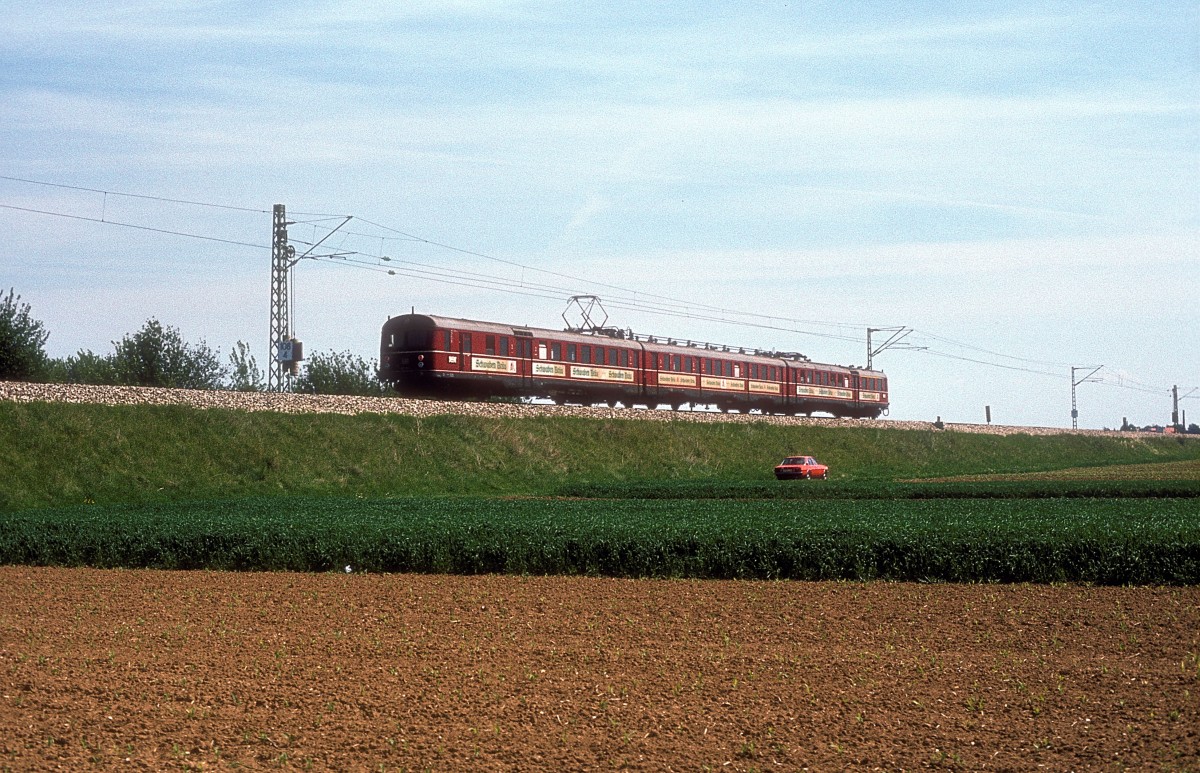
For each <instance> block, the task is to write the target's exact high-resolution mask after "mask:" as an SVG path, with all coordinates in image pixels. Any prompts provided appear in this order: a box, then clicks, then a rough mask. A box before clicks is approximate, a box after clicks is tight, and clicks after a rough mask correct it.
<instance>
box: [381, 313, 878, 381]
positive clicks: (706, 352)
mask: <svg viewBox="0 0 1200 773" xmlns="http://www.w3.org/2000/svg"><path fill="white" fill-rule="evenodd" d="M417 320H420V321H422V322H423V323H424V326H426V327H430V328H453V329H455V330H470V331H471V332H474V333H491V334H494V335H507V336H514V337H517V338H520V337H534V338H550V339H553V340H555V341H565V342H572V343H580V344H590V345H592V346H622V345H625V346H640V347H642V348H645V349H646V351H651V352H656V353H659V352H661V353H664V354H682V355H687V356H692V357H716V358H721V359H736V360H738V361H745V362H760V363H770V364H778V363H779V362H780V361H781V360H782V361H784V362H786V363H788V364H789V365H790V366H791V367H796V368H799V367H820V368H822V369H825V370H829V371H834V372H845V373H850V372H852V371H853V372H855V373H868V374H874V375H878V376H883V375H884V373H883V371H880V370H870V369H867V368H857V367H847V366H845V365H834V364H832V363H823V362H812V361H810V360H809V359H808V358H806V357H803V356H802V355H799V354H795V353H790V352H769V351H763V350H761V349H757V350H756V349H753V348H750V349H747V348H745V347H735V346H718V345H716V344H711V343H705V342H702V341H689V340H686V339H679V338H668V337H663V336H646V335H634V334H633V332H632V331H625V330H620V329H616V328H604V329H602V330H601V331H598V332H594V333H584V332H576V331H571V330H551V329H549V328H540V327H531V326H528V325H506V324H503V323H499V322H482V321H480V320H475V319H462V318H458V317H443V316H439V315H436V314H403V315H401V316H398V317H390V318H389V319H388V321H387V323H386V324H385V326H384V327H385V328H387V327H391V326H396V325H404V324H406V323H410V322H415V321H417Z"/></svg>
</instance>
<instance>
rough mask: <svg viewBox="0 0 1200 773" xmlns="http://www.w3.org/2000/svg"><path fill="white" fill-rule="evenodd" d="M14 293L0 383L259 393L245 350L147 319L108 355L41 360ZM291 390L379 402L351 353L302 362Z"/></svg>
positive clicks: (371, 377)
mask: <svg viewBox="0 0 1200 773" xmlns="http://www.w3.org/2000/svg"><path fill="white" fill-rule="evenodd" d="M31 312H32V307H31V306H30V304H28V303H23V302H22V301H21V296H19V295H17V294H16V290H15V288H10V289H9V291H8V294H7V295H4V294H2V293H0V381H32V382H39V383H50V384H97V385H111V386H153V387H174V388H179V389H231V390H236V391H242V392H261V391H263V390H265V389H266V386H267V385H266V373H265V372H264V371H263V370H262V369H261V368H259V366H258V363H257V361H256V360H255V358H254V356H253V355H252V354H250V345H249V344H247V343H245V342H244V341H238V342H237V344H236V345H235V346H234V348H233V351H231V352H230V353H229V356H228V358H226V359H224V360H223V359H222V358H221V353H220V350H219V349H213V348H212V347H210V346H209V345H208V344H207V343H205V341H204V340H201V341H200V342H199V343H190V342H188V341H186V340H184V338H183V336H182V334H181V333H180V332H179V330H178V329H177V328H174V327H172V326H170V325H164V324H163V323H161V322H159V321H158V320H157V319H153V318H152V319H149V320H147V321H146V324H145V325H143V326H142V328H141V329H140V330H138V331H137V332H135V333H132V334H127V335H125V336H124V337H123V338H121V340H119V341H113V342H112V344H113V350H112V351H111V352H101V353H96V352H93V351H91V350H90V349H80V350H79V351H77V352H76V353H75V354H72V355H70V356H68V357H64V358H53V357H50V356H49V355H48V354H47V353H46V341H47V340H49V338H50V332H49V331H48V330H46V328H45V325H43V324H42V322H41V320H38V319H36V318H35V317H34V316H33V315H32V313H31ZM292 391H294V392H307V393H312V394H339V395H382V394H384V392H385V389H384V385H383V384H382V382H380V380H379V370H378V367H377V365H376V363H375V361H370V362H368V361H366V360H364V359H363V358H361V357H359V356H357V355H354V354H351V353H350V352H336V351H329V352H318V353H315V354H313V355H312V356H311V357H309V359H308V360H307V361H306V362H305V363H304V367H303V368H302V369H301V371H300V373H299V374H297V376H296V378H295V379H293V382H292Z"/></svg>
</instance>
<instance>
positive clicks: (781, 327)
mask: <svg viewBox="0 0 1200 773" xmlns="http://www.w3.org/2000/svg"><path fill="white" fill-rule="evenodd" d="M0 180H7V181H12V182H19V183H26V184H32V185H42V186H48V187H54V188H61V189H67V190H77V191H83V192H88V193H96V194H101V195H104V196H106V197H107V196H121V197H127V198H131V199H139V200H147V201H159V202H165V203H172V204H180V205H187V206H199V207H209V208H215V209H222V210H229V211H237V212H247V213H253V214H265V213H269V210H264V209H261V208H254V207H244V206H235V205H228V204H220V203H215V202H203V201H195V200H189V199H177V198H171V197H165V196H155V195H147V194H136V193H125V192H120V191H108V190H104V189H99V188H90V187H84V186H76V185H65V184H61V183H52V182H46V181H40V180H32V179H29V178H22V177H13V176H8V175H0ZM0 208H3V209H7V210H12V211H18V212H26V213H31V214H37V215H43V216H53V217H61V218H67V219H71V220H77V221H84V222H91V223H100V224H104V225H112V226H117V227H122V228H130V229H136V230H142V231H147V232H153V233H159V234H164V235H170V236H177V237H184V238H192V239H200V240H205V241H210V242H217V243H223V244H229V245H235V246H242V247H249V248H253V249H264V250H268V249H270V247H269V246H268V245H265V244H257V243H253V242H248V241H240V240H235V239H227V238H222V237H217V236H211V235H207V234H199V233H191V232H186V231H180V230H173V229H167V228H158V227H154V226H146V225H140V224H136V223H129V222H124V221H117V220H110V219H107V218H106V217H101V218H96V217H89V216H84V215H77V214H71V213H66V212H58V211H53V210H48V209H38V208H33V207H24V206H17V205H12V204H0ZM289 216H297V217H306V218H312V219H310V220H303V221H293V223H294V224H312V225H317V224H320V223H322V222H327V221H331V220H337V219H341V220H343V221H345V220H346V219H348V216H346V215H334V214H329V213H309V212H290V213H289ZM355 219H356V220H357V221H358V222H360V223H364V224H367V225H369V226H372V227H374V228H378V229H381V230H383V231H386V232H388V233H390V234H395V235H394V236H386V235H379V234H366V233H362V232H360V231H353V232H345V233H344V234H343V235H344V237H346V238H349V237H359V238H367V239H378V240H380V243H381V245H382V243H383V241H384V240H394V241H404V242H409V243H414V244H425V245H428V246H431V247H436V248H439V249H444V250H447V251H450V252H454V253H457V254H460V255H464V256H468V257H473V258H478V259H483V260H488V261H491V262H495V263H498V264H502V265H507V266H511V267H514V268H519V269H521V271H522V278H521V279H520V280H514V279H510V278H505V277H499V276H495V275H490V274H484V273H480V272H469V271H462V270H456V269H449V268H446V267H438V266H431V265H429V264H423V263H419V262H417V261H408V260H404V259H400V258H394V257H389V256H384V255H382V254H376V255H372V254H370V253H366V252H361V251H358V250H345V251H338V252H337V253H336V254H333V255H312V256H309V257H311V258H312V259H318V260H326V261H336V262H339V263H342V264H344V265H353V266H354V267H356V268H361V269H369V270H372V271H376V272H380V273H383V274H386V275H391V276H407V277H410V278H416V279H422V280H426V281H432V282H439V283H443V284H449V285H456V286H463V287H471V288H475V289H483V290H490V291H497V292H504V293H508V294H515V295H523V296H527V297H536V298H542V299H546V300H562V298H563V296H565V295H575V294H579V288H578V285H585V286H588V287H592V288H603V289H604V290H605V304H606V305H607V306H609V307H611V308H614V309H622V310H626V311H636V312H640V313H647V314H656V315H661V316H668V317H676V318H686V319H694V320H701V321H708V322H716V323H721V324H727V325H734V326H739V327H753V328H758V329H767V330H776V331H780V332H788V333H797V334H801V335H806V336H813V337H818V338H825V339H832V340H842V341H854V342H860V341H862V336H861V335H851V334H840V333H822V332H817V331H814V330H811V329H804V326H808V327H825V328H833V329H841V330H847V331H848V330H860V329H864V328H865V327H866V325H864V324H862V323H847V322H831V321H829V320H811V319H807V320H806V319H797V318H792V317H786V316H781V315H768V314H762V313H760V312H746V311H740V310H736V309H730V308H727V307H723V306H718V305H713V304H706V303H701V302H697V301H694V300H682V299H679V298H674V297H672V296H668V295H664V294H660V293H651V292H646V291H643V290H634V289H631V288H626V287H623V286H620V285H615V284H611V283H606V282H599V281H596V280H593V279H586V278H583V277H579V276H575V275H572V274H568V273H565V272H560V271H555V270H551V269H544V268H538V267H536V266H531V265H528V264H523V263H520V262H519V261H514V260H509V259H505V258H499V257H496V256H493V255H489V254H487V253H484V252H480V251H477V250H470V249H465V248H461V247H456V246H454V245H451V244H448V243H445V242H441V241H437V240H433V239H428V238H425V237H422V236H419V235H417V234H413V233H409V232H406V231H402V230H400V229H396V228H392V227H390V226H385V225H382V224H380V223H377V222H373V221H371V220H367V219H365V218H361V217H357V218H355ZM297 241H298V240H297ZM298 243H302V242H299V241H298ZM312 246H314V247H315V246H316V245H315V244H313V245H312ZM380 253H382V250H380ZM366 260H371V261H380V260H383V261H387V262H390V263H393V264H398V265H393V267H392V268H384V267H382V266H377V265H367V264H366V263H365V261H366ZM401 265H403V266H407V267H401ZM525 272H530V273H534V274H544V275H547V276H553V277H557V278H559V279H565V280H568V281H569V282H571V283H576V284H575V286H573V287H571V286H560V285H553V284H544V283H538V282H531V281H529V280H527V279H525V277H524V274H525ZM614 293H615V294H614ZM754 320H761V321H754ZM914 333H915V334H916V335H918V336H920V337H924V338H928V339H931V340H933V341H938V342H940V343H943V344H948V345H950V346H954V347H958V348H961V349H964V350H968V351H974V352H979V353H980V354H984V355H987V356H988V357H993V358H998V359H1001V360H1006V361H1010V362H1018V363H1025V364H1027V365H1034V366H1044V367H1045V368H1064V367H1069V366H1067V365H1066V364H1064V363H1057V362H1051V361H1047V360H1038V359H1033V358H1028V357H1021V356H1017V355H1011V354H1005V353H1003V352H997V351H994V350H991V349H987V348H984V347H980V346H977V345H974V344H970V343H966V342H962V341H956V340H954V339H951V338H948V337H945V336H941V335H938V334H934V333H930V332H928V331H923V330H914ZM906 348H908V349H911V350H914V351H920V352H924V353H926V354H928V355H930V356H935V357H941V358H947V359H955V360H960V361H964V362H971V363H973V364H977V365H981V366H985V367H992V368H1000V369H1005V370H1012V371H1019V372H1027V373H1031V374H1035V375H1040V376H1046V377H1050V378H1060V379H1061V378H1069V377H1068V376H1066V375H1065V374H1064V373H1060V372H1055V371H1050V370H1046V369H1039V368H1037V367H1023V366H1020V365H1012V364H1006V363H1005V362H994V361H989V360H985V359H980V358H976V357H968V356H964V355H961V354H953V353H951V352H946V351H942V350H940V349H939V348H935V347H932V346H912V347H906ZM1096 383H1100V384H1102V385H1105V386H1110V387H1115V388H1121V389H1128V390H1133V391H1139V392H1144V393H1149V394H1162V393H1164V392H1169V391H1170V390H1169V389H1168V388H1167V387H1157V386H1153V385H1149V384H1144V383H1142V382H1139V381H1136V380H1134V379H1131V378H1128V377H1124V376H1121V375H1119V374H1109V373H1105V374H1104V376H1102V377H1101V378H1100V379H1098V380H1097V382H1096Z"/></svg>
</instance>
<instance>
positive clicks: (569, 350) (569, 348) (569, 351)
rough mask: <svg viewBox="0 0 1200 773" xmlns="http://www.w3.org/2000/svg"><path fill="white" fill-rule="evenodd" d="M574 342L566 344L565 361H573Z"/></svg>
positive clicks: (574, 358)
mask: <svg viewBox="0 0 1200 773" xmlns="http://www.w3.org/2000/svg"><path fill="white" fill-rule="evenodd" d="M575 360H576V356H575V344H567V362H575Z"/></svg>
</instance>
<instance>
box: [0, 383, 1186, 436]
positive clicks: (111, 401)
mask: <svg viewBox="0 0 1200 773" xmlns="http://www.w3.org/2000/svg"><path fill="white" fill-rule="evenodd" d="M0 400H7V401H14V402H49V403H83V404H95V405H159V406H166V405H177V406H186V407H189V408H201V409H207V408H224V409H228V410H236V411H270V412H275V413H290V414H303V413H332V414H342V415H356V414H362V413H377V414H397V415H402V416H414V417H419V418H421V417H430V416H470V417H477V418H504V419H522V418H567V417H569V418H582V419H600V420H613V419H624V420H630V421H666V422H692V423H697V424H707V423H734V424H739V423H740V424H745V423H761V422H766V423H769V424H774V425H779V426H799V427H804V426H807V427H843V428H863V427H870V428H884V429H901V430H919V431H930V432H968V433H973V434H986V435H1002V436H1003V435H1017V434H1020V435H1034V436H1046V435H1062V434H1075V435H1083V436H1093V437H1124V438H1143V437H1149V436H1152V435H1150V434H1149V433H1145V432H1121V431H1116V430H1090V429H1082V430H1072V429H1065V428H1060V427H1024V426H1006V425H992V424H967V423H955V422H943V423H941V424H940V425H939V424H937V423H935V422H930V421H897V420H892V419H834V418H822V417H804V416H778V415H763V414H759V413H718V412H714V411H688V410H680V411H671V410H665V409H663V410H657V409H655V410H650V409H644V408H612V407H587V406H572V405H540V404H520V403H503V402H463V401H450V400H417V399H411V398H405V397H355V396H348V395H307V394H296V393H290V392H287V393H279V392H232V391H227V390H211V391H210V390H197V389H163V388H157V387H134V386H89V385H84V384H29V383H22V382H14V381H0ZM1195 437H1196V440H1198V441H1200V436H1195Z"/></svg>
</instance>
